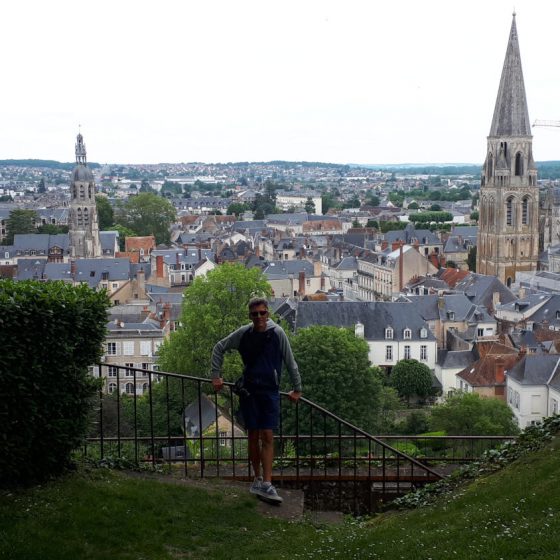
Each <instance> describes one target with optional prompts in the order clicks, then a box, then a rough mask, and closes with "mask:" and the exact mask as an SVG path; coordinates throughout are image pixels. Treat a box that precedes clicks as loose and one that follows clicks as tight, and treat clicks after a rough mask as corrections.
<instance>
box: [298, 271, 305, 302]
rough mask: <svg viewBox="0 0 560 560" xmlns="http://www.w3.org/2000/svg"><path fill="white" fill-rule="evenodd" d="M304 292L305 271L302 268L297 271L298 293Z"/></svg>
mask: <svg viewBox="0 0 560 560" xmlns="http://www.w3.org/2000/svg"><path fill="white" fill-rule="evenodd" d="M304 294H305V272H304V271H303V270H302V271H301V272H300V273H299V295H300V296H302V295H304Z"/></svg>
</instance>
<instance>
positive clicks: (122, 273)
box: [74, 259, 131, 288]
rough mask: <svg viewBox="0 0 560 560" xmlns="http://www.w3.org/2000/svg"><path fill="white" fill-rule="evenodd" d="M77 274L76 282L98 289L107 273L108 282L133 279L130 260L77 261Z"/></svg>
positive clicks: (75, 276)
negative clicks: (104, 274)
mask: <svg viewBox="0 0 560 560" xmlns="http://www.w3.org/2000/svg"><path fill="white" fill-rule="evenodd" d="M75 264H76V274H75V275H74V281H76V282H85V283H87V284H89V286H90V287H92V288H94V287H96V286H97V285H98V284H99V282H101V279H102V277H103V273H107V275H108V278H107V281H108V282H111V281H123V280H129V279H130V277H131V270H130V261H129V260H128V259H76V261H75Z"/></svg>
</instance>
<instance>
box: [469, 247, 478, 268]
mask: <svg viewBox="0 0 560 560" xmlns="http://www.w3.org/2000/svg"><path fill="white" fill-rule="evenodd" d="M467 266H468V267H469V270H470V271H471V272H476V245H473V246H472V247H471V248H470V249H469V254H468V255H467Z"/></svg>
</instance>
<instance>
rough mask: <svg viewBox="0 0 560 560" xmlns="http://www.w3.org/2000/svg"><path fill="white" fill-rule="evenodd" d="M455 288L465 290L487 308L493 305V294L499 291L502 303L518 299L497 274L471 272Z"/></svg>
mask: <svg viewBox="0 0 560 560" xmlns="http://www.w3.org/2000/svg"><path fill="white" fill-rule="evenodd" d="M455 290H456V291H460V292H464V293H465V294H466V295H467V296H468V297H469V299H470V300H471V301H472V302H473V303H476V304H477V305H484V306H485V307H486V308H487V309H490V308H491V307H492V306H493V294H494V292H499V294H500V303H508V302H510V301H513V300H515V299H517V298H516V297H515V296H514V295H513V293H512V292H511V291H510V290H509V289H508V288H506V287H505V286H504V285H503V284H502V283H501V282H500V281H499V280H498V279H497V278H496V277H495V276H486V275H484V274H476V273H474V272H471V273H470V274H469V275H468V276H465V278H463V280H460V281H459V282H457V284H456V285H455Z"/></svg>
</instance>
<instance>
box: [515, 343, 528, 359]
mask: <svg viewBox="0 0 560 560" xmlns="http://www.w3.org/2000/svg"><path fill="white" fill-rule="evenodd" d="M517 355H518V357H519V359H521V358H524V357H525V356H526V355H527V346H525V344H523V345H522V346H521V348H520V349H519V352H518V354H517Z"/></svg>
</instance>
